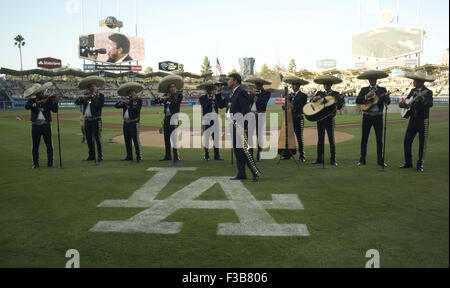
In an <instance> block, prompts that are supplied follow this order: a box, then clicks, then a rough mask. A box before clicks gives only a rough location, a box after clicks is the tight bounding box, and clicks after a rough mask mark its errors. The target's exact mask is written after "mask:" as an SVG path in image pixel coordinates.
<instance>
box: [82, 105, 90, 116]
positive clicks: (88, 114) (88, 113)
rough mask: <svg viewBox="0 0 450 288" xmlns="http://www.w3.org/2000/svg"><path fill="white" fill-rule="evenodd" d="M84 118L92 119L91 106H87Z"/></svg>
mask: <svg viewBox="0 0 450 288" xmlns="http://www.w3.org/2000/svg"><path fill="white" fill-rule="evenodd" d="M84 117H92V112H91V104H88V105H87V107H86V110H85V111H84Z"/></svg>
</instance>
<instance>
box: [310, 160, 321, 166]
mask: <svg viewBox="0 0 450 288" xmlns="http://www.w3.org/2000/svg"><path fill="white" fill-rule="evenodd" d="M322 163H323V161H322V160H316V161H314V162H312V164H313V165H318V164H322Z"/></svg>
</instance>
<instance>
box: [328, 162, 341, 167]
mask: <svg viewBox="0 0 450 288" xmlns="http://www.w3.org/2000/svg"><path fill="white" fill-rule="evenodd" d="M330 165H331V166H335V167H338V166H339V164H338V163H337V162H336V161H331V162H330Z"/></svg>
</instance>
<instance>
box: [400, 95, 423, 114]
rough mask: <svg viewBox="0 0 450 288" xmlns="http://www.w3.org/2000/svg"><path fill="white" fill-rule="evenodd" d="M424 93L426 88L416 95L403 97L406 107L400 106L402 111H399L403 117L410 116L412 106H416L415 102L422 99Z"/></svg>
mask: <svg viewBox="0 0 450 288" xmlns="http://www.w3.org/2000/svg"><path fill="white" fill-rule="evenodd" d="M425 94H426V90H423V91H422V92H420V93H419V94H417V96H415V97H409V98H406V99H405V102H404V104H405V106H406V107H402V112H401V114H402V117H403V118H405V119H408V118H409V117H411V114H412V112H413V110H414V108H415V107H416V104H417V102H419V101H420V100H423V99H424V96H425Z"/></svg>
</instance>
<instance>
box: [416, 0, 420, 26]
mask: <svg viewBox="0 0 450 288" xmlns="http://www.w3.org/2000/svg"><path fill="white" fill-rule="evenodd" d="M416 17H417V20H416V21H417V27H418V26H419V25H420V0H417V16H416Z"/></svg>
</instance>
